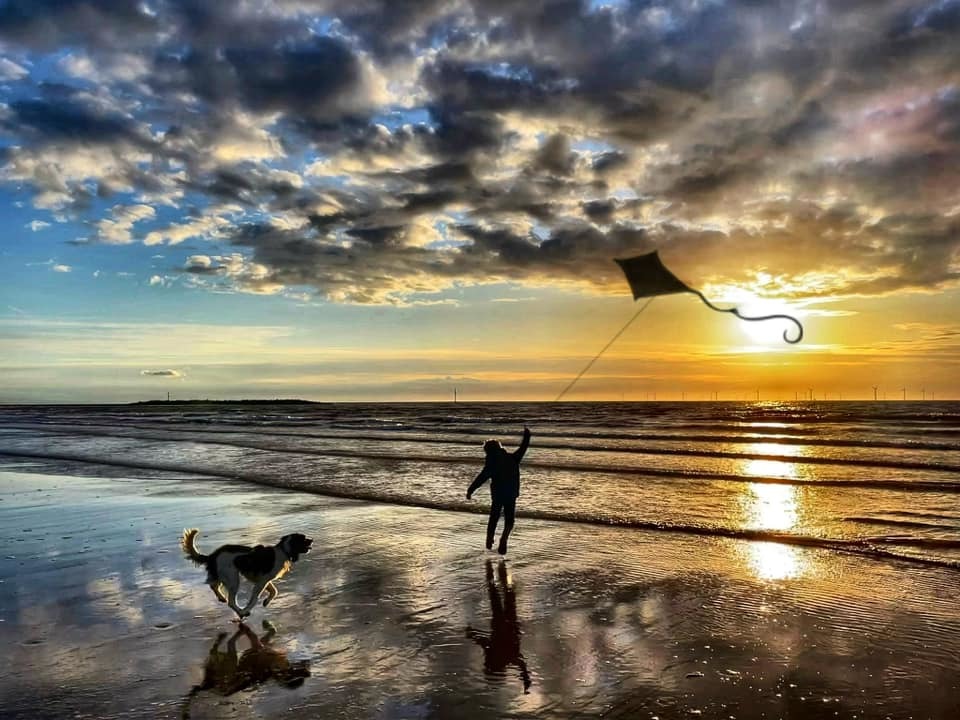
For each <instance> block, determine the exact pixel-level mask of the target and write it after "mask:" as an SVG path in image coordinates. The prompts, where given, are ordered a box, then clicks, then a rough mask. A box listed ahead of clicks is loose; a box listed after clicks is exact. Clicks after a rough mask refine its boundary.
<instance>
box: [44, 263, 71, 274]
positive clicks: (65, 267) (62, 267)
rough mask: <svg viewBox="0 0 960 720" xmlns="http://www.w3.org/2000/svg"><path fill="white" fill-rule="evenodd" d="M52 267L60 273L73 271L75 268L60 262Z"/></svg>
mask: <svg viewBox="0 0 960 720" xmlns="http://www.w3.org/2000/svg"><path fill="white" fill-rule="evenodd" d="M50 269H51V270H53V271H54V272H58V273H68V272H73V268H72V267H70V266H69V265H59V264H58V265H52V266H51V267H50Z"/></svg>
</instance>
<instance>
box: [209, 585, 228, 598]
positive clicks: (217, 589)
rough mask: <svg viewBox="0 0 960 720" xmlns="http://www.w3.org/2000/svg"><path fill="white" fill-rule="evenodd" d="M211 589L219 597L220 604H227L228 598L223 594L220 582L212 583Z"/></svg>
mask: <svg viewBox="0 0 960 720" xmlns="http://www.w3.org/2000/svg"><path fill="white" fill-rule="evenodd" d="M210 589H211V590H213V594H214V595H216V596H217V600H219V601H220V602H226V601H227V596H226V595H224V594H223V590H222V589H221V588H220V581H219V580H217V581H216V582H212V583H210Z"/></svg>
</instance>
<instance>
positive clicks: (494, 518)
mask: <svg viewBox="0 0 960 720" xmlns="http://www.w3.org/2000/svg"><path fill="white" fill-rule="evenodd" d="M502 509H503V501H502V500H501V499H500V498H496V497H494V498H491V499H490V518H489V519H488V520H487V550H493V535H494V533H496V532H497V523H498V522H500V511H501V510H502Z"/></svg>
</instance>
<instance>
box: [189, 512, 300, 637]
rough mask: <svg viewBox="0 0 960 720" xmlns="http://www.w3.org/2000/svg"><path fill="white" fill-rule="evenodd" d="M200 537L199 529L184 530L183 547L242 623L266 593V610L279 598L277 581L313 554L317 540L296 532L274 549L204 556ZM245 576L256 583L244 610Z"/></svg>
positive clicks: (221, 550)
mask: <svg viewBox="0 0 960 720" xmlns="http://www.w3.org/2000/svg"><path fill="white" fill-rule="evenodd" d="M199 534H200V531H199V530H197V529H196V528H194V529H192V530H184V531H183V537H182V538H181V539H180V546H181V547H182V548H183V552H184V553H186V555H187V557H188V558H189V559H190V560H192V561H193V562H195V563H196V564H197V565H205V566H206V568H207V585H209V586H210V589H211V590H213V592H214V594H215V595H216V596H217V599H218V600H219V601H220V602H225V603H227V605H229V606H230V609H231V610H233V611H234V612H235V613H236V614H237V616H238V617H239V618H240V619H241V620H243V618H245V617H247V616H248V615H249V614H250V611H251V610H252V609H253V606H254V605H256V604H257V598H259V597H260V593H262V592H263V591H264V590H266V591H267V597H266V598H265V599H264V601H263V606H264V607H266V606H267V605H268V604H269V603H270V601H271V600H273V599H274V598H275V597H276V596H277V594H278V593H279V591H278V590H277V588H276V586H275V585H274V584H273V581H274V580H279V579H280V578H282V577H283V576H284V575H286V574H287V573H288V572H289V571H290V568H291V567H292V566H293V563H295V562H296V561H297V559H298V558H299V557H300V556H301V555H303V554H304V553H306V552H309V551H310V546H311V545H312V544H313V540H311V539H310V538H308V537H307V536H306V535H303V534H302V533H293V534H292V535H284V536H283V537H282V538H280V542H278V543H277V544H276V545H274V546H273V547H268V546H266V545H257V546H256V547H247V546H246V545H221V546H220V547H218V548H217V549H216V550H214V551H213V552H212V553H211V554H210V555H201V554H200V551H199V550H197V535H199ZM241 576H243V577H244V578H246V579H247V580H249V581H250V582H251V583H253V590H252V591H251V593H250V599H249V600H247V604H246V606H244V607H243V608H240V607H238V606H237V592H238V591H239V590H240V577H241ZM224 589H226V591H227V594H226V596H224V594H223V591H224Z"/></svg>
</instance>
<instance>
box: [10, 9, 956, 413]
mask: <svg viewBox="0 0 960 720" xmlns="http://www.w3.org/2000/svg"><path fill="white" fill-rule="evenodd" d="M958 48H960V0H934V1H929V2H927V1H924V2H921V1H918V0H911V1H904V0H836V1H834V2H830V1H828V0H817V1H812V0H811V1H804V0H798V1H797V2H776V1H771V2H758V1H756V0H728V1H724V0H677V1H676V2H655V1H653V0H636V1H630V2H628V1H615V0H610V1H609V2H605V1H603V0H592V1H587V0H583V1H573V0H556V1H554V0H526V1H525V2H522V3H518V2H509V1H507V0H351V1H350V2H335V1H333V0H276V1H274V2H266V1H265V0H143V1H142V2H139V3H135V2H129V3H117V2H113V1H112V0H7V1H6V2H0V223H2V225H3V228H4V232H3V235H2V237H0V402H7V403H22V402H55V403H62V402H128V401H137V400H147V399H163V398H165V397H166V395H167V393H168V392H169V393H170V394H171V396H172V397H173V398H174V399H189V398H211V399H214V398H218V399H219V398H241V397H244V398H276V397H285V398H291V397H299V398H306V399H312V400H331V401H342V400H357V401H370V400H382V401H396V400H423V401H436V400H449V399H452V394H453V390H454V388H456V389H457V392H458V395H459V398H460V399H462V400H552V399H554V398H555V397H556V396H557V394H558V393H559V392H560V391H561V390H562V389H563V388H564V387H565V386H566V385H567V384H568V383H569V381H570V380H571V379H572V378H573V377H575V376H576V374H577V373H578V372H580V371H581V370H582V369H583V368H584V366H585V365H586V363H587V362H588V361H589V360H590V359H591V358H592V357H593V356H594V355H595V354H596V353H597V352H598V351H599V350H600V349H601V348H602V347H603V346H604V345H605V344H606V343H607V341H608V340H610V338H611V337H613V336H614V334H615V333H616V332H617V331H618V330H619V329H620V328H621V327H622V326H623V325H624V323H626V322H627V321H628V320H629V319H630V318H631V317H632V316H633V314H634V313H635V312H636V310H637V309H638V307H639V306H638V305H637V304H635V303H634V301H633V298H632V296H631V294H630V289H629V287H628V286H627V284H626V281H625V279H624V277H623V274H622V273H621V272H620V270H619V268H618V267H617V265H616V264H615V263H614V262H613V259H614V258H623V257H630V256H633V255H639V254H642V253H647V252H651V251H653V250H657V251H659V253H660V256H661V258H662V259H663V261H664V262H665V263H666V265H667V266H668V267H669V268H670V269H671V270H672V271H673V272H674V273H675V274H676V275H677V276H678V277H680V278H681V279H682V280H683V281H684V282H686V283H687V284H688V285H690V286H691V287H695V288H697V289H699V290H702V291H703V292H704V294H705V295H706V296H707V297H709V298H710V299H711V300H712V301H713V302H715V303H717V304H718V305H721V306H737V307H739V308H741V310H742V311H743V312H744V313H745V314H767V313H771V312H785V313H790V314H792V315H795V316H796V317H798V318H799V319H800V320H801V322H803V325H804V329H805V335H804V338H803V341H802V342H801V343H799V344H796V345H789V344H787V343H784V342H783V339H782V337H781V334H782V333H783V331H784V330H790V329H791V328H790V326H789V325H785V324H784V323H782V322H777V321H770V322H767V323H745V322H742V321H739V320H737V319H736V318H734V317H732V316H730V315H725V314H717V313H714V312H711V311H710V310H709V309H707V308H706V307H704V306H703V305H702V304H701V303H700V301H699V300H698V299H697V298H696V297H695V296H693V295H690V294H680V295H671V296H664V297H658V298H656V299H655V300H654V302H653V303H652V304H651V305H650V306H649V307H648V308H647V309H646V310H645V311H644V312H643V313H642V314H641V315H640V316H639V317H638V318H637V320H636V321H635V322H634V323H633V324H632V325H631V326H630V327H629V328H628V330H627V331H626V332H624V333H623V335H622V336H621V337H620V338H619V339H618V340H617V341H616V342H615V343H614V344H613V345H612V346H611V347H610V349H609V350H608V351H607V352H606V353H605V354H604V355H603V356H602V357H601V359H600V360H598V361H597V363H596V364H595V365H594V366H593V367H592V368H591V369H590V371H589V372H588V373H587V374H586V375H585V376H584V377H583V379H582V380H581V381H580V382H579V383H578V384H577V385H576V386H575V388H574V389H573V390H572V391H571V393H570V394H569V395H568V396H567V399H571V400H590V399H612V400H620V399H624V400H648V399H654V398H655V399H658V400H680V399H686V400H703V399H710V398H714V397H716V398H719V399H754V398H756V397H759V398H760V399H763V400H774V399H784V400H793V399H794V398H796V397H800V398H803V397H810V396H813V397H814V398H815V399H818V400H819V399H841V398H844V399H853V398H872V397H873V396H874V387H876V388H877V391H876V392H877V397H878V398H880V399H882V398H884V397H885V398H887V399H888V400H894V399H901V398H903V397H907V398H908V399H911V400H920V399H921V398H926V399H932V398H936V399H947V398H960V381H958V380H957V378H960V50H958Z"/></svg>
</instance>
